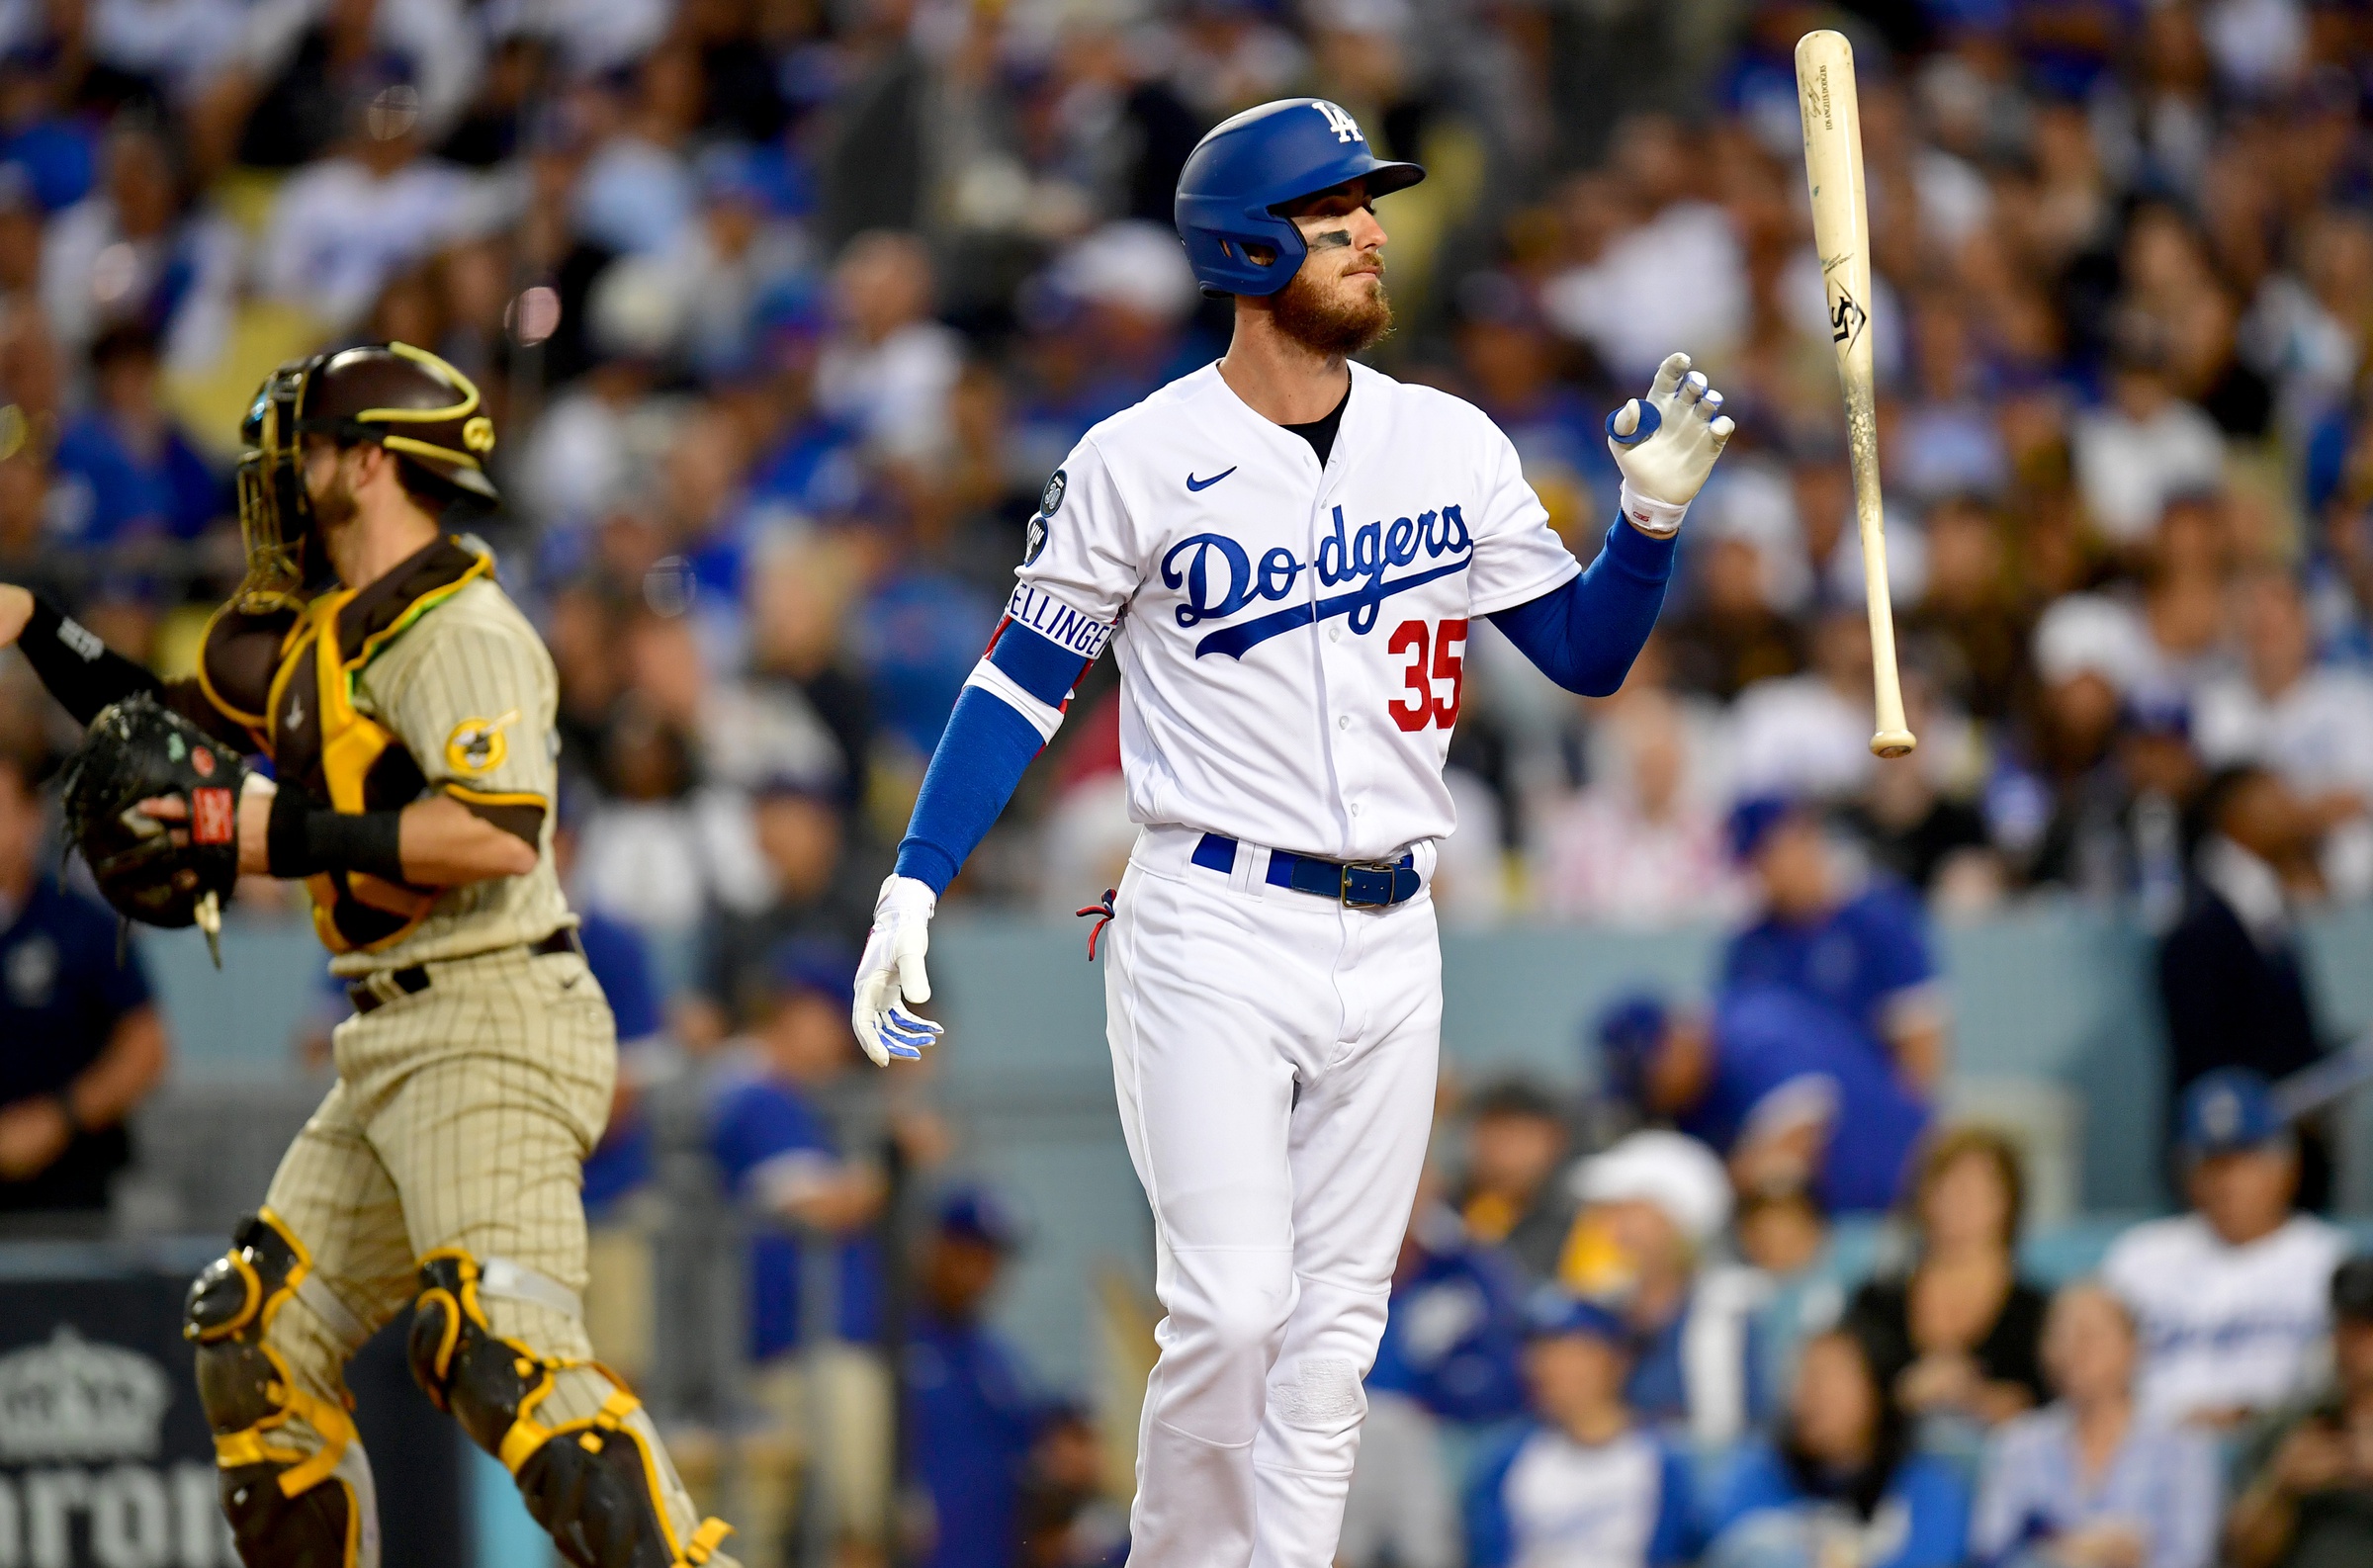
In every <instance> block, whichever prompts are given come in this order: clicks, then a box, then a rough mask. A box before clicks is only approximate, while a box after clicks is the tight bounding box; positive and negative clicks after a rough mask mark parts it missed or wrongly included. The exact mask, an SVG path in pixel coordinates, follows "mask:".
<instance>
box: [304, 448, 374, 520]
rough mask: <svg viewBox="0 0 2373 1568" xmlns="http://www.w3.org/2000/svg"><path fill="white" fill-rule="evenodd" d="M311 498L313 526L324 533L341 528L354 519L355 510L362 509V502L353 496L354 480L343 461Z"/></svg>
mask: <svg viewBox="0 0 2373 1568" xmlns="http://www.w3.org/2000/svg"><path fill="white" fill-rule="evenodd" d="M311 500H312V511H313V526H315V527H316V528H319V529H320V530H321V532H322V533H323V534H324V535H326V534H328V533H329V531H330V530H331V529H334V528H343V527H344V526H346V524H348V523H349V522H352V521H353V520H354V514H355V513H356V512H359V511H361V510H362V504H361V503H360V502H358V501H357V500H356V499H355V498H354V480H353V479H351V478H350V477H348V475H347V473H346V465H345V464H343V463H341V464H339V465H338V469H337V472H336V473H335V474H333V475H332V476H331V477H330V480H329V483H328V485H327V486H326V487H325V488H323V489H322V491H321V493H319V494H318V495H315V496H313V497H311Z"/></svg>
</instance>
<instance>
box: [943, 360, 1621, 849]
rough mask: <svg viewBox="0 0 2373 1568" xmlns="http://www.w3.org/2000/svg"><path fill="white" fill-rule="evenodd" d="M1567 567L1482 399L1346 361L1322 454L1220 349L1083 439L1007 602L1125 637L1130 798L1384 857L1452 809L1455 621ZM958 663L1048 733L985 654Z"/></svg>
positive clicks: (1262, 838)
mask: <svg viewBox="0 0 2373 1568" xmlns="http://www.w3.org/2000/svg"><path fill="white" fill-rule="evenodd" d="M1580 569H1581V568H1580V566H1578V565H1577V564H1576V562H1575V560H1574V557H1573V554H1572V553H1571V552H1570V551H1568V550H1567V549H1566V547H1565V545H1564V543H1563V542H1562V541H1560V540H1559V539H1558V538H1557V536H1556V535H1555V534H1554V533H1552V532H1551V531H1550V529H1549V526H1548V516H1547V513H1546V512H1545V511H1543V510H1542V508H1541V504H1540V501H1539V499H1538V497H1537V496H1535V494H1534V493H1533V490H1532V488H1531V487H1530V486H1529V485H1527V484H1526V483H1525V479H1524V475H1523V473H1522V471H1521V470H1520V468H1519V466H1518V462H1517V456H1516V450H1515V448H1514V447H1512V446H1511V445H1510V444H1509V441H1508V438H1507V437H1506V436H1504V435H1502V434H1501V433H1500V432H1499V430H1498V429H1497V428H1495V427H1494V426H1493V425H1492V423H1491V422H1490V420H1488V419H1487V418H1485V417H1484V415H1483V413H1482V412H1481V411H1480V410H1479V409H1477V408H1475V407H1474V406H1473V405H1471V404H1469V403H1466V402H1462V401H1460V400H1459V399H1458V398H1456V397H1452V396H1450V394H1448V393H1446V392H1437V391H1435V390H1433V389H1431V388H1426V387H1411V386H1404V385H1402V384H1401V383H1399V382H1396V381H1394V380H1393V379H1392V378H1391V377H1389V376H1385V375H1382V374H1380V373H1378V372H1376V371H1372V370H1369V369H1367V368H1366V367H1365V366H1362V365H1354V366H1353V367H1352V390H1351V399H1350V402H1349V403H1348V404H1347V406H1346V407H1345V408H1344V411H1343V421H1342V427H1341V429H1340V430H1339V432H1338V433H1337V436H1336V439H1335V446H1334V450H1333V453H1332V454H1331V455H1330V457H1329V458H1328V460H1327V464H1326V466H1325V468H1324V469H1323V470H1322V469H1321V468H1320V466H1319V463H1318V459H1317V455H1316V453H1315V452H1314V451H1313V450H1312V448H1311V446H1310V444H1309V443H1308V442H1307V441H1305V440H1303V439H1302V437H1300V436H1298V435H1296V434H1294V433H1293V432H1292V431H1290V430H1288V429H1286V428H1284V427H1283V426H1281V425H1277V424H1274V423H1272V422H1271V421H1270V420H1268V419H1266V418H1264V417H1262V416H1261V415H1260V414H1258V413H1255V412H1254V411H1253V410H1252V409H1251V408H1250V407H1248V406H1247V405H1246V404H1245V403H1244V401H1243V400H1242V399H1241V398H1239V397H1238V396H1237V395H1236V393H1235V392H1233V391H1231V390H1230V389H1229V387H1228V385H1227V383H1226V382H1225V381H1223V380H1222V379H1221V378H1220V374H1219V370H1218V367H1217V366H1216V365H1211V366H1206V367H1204V368H1203V369H1201V370H1199V371H1196V372H1194V373H1193V374H1192V375H1190V376H1186V377H1184V378H1182V379H1181V380H1179V381H1176V382H1173V383H1172V384H1171V385H1170V386H1168V387H1166V388H1164V389H1163V390H1162V391H1160V392H1156V393H1155V394H1154V395H1153V396H1151V397H1149V398H1147V399H1146V400H1145V401H1144V402H1142V403H1139V404H1138V405H1137V406H1135V407H1133V408H1130V409H1128V410H1126V411H1125V412H1122V413H1119V414H1115V415H1114V416H1113V417H1111V418H1110V419H1107V420H1105V421H1104V422H1103V423H1101V424H1099V425H1098V426H1097V427H1096V428H1095V429H1093V430H1091V431H1089V432H1088V434H1087V435H1086V436H1085V437H1084V438H1083V439H1082V440H1081V442H1080V444H1079V445H1078V446H1077V447H1075V448H1074V449H1073V450H1072V453H1071V456H1070V457H1069V458H1068V459H1067V460H1066V461H1065V462H1064V465H1063V467H1062V469H1061V470H1060V471H1058V472H1057V474H1056V475H1055V477H1054V478H1053V479H1050V480H1049V481H1048V483H1047V488H1046V494H1045V495H1044V497H1043V498H1042V503H1041V510H1040V514H1039V516H1038V517H1037V518H1035V519H1033V520H1032V525H1031V540H1030V548H1029V552H1028V556H1027V559H1026V560H1025V562H1024V564H1023V565H1022V566H1021V567H1020V569H1019V570H1018V572H1017V573H1016V575H1017V576H1018V578H1019V584H1018V586H1016V587H1015V589H1014V591H1013V597H1012V601H1011V606H1010V607H1009V612H1008V613H1009V614H1010V616H1011V619H1012V620H1013V621H1014V622H1015V623H1017V624H1019V625H1022V626H1027V627H1029V628H1031V629H1033V630H1035V631H1037V632H1039V633H1040V634H1042V635H1043V636H1045V637H1047V638H1049V639H1051V640H1053V641H1054V642H1056V643H1058V644H1060V645H1062V646H1063V647H1065V648H1068V649H1070V650H1072V651H1073V652H1076V653H1079V654H1080V655H1081V656H1082V657H1083V658H1093V657H1095V656H1096V655H1097V654H1098V653H1100V652H1102V650H1103V647H1104V644H1105V643H1106V641H1108V640H1109V641H1111V642H1112V643H1113V645H1114V647H1115V649H1116V653H1115V656H1116V657H1117V658H1118V659H1119V661H1120V668H1121V677H1122V683H1121V720H1120V723H1121V755H1122V760H1123V771H1124V774H1125V776H1126V778H1127V782H1128V795H1129V815H1130V817H1131V818H1132V820H1134V821H1136V822H1139V823H1144V824H1152V825H1175V826H1181V827H1187V828H1199V829H1202V830H1204V831H1209V832H1219V833H1224V834H1227V835H1228V836H1230V837H1234V838H1237V839H1240V840H1243V841H1246V842H1249V843H1254V844H1261V845H1266V846H1268V847H1271V848H1281V849H1289V850H1293V851H1296V852H1299V853H1303V854H1313V855H1321V856H1326V857H1329V858H1332V859H1339V860H1367V859H1383V858H1388V857H1391V856H1396V855H1398V854H1399V853H1400V852H1401V851H1403V850H1404V849H1407V848H1409V847H1411V846H1413V845H1415V844H1418V843H1421V842H1424V841H1426V840H1430V839H1436V838H1440V837H1443V836H1445V835H1446V834H1448V833H1449V832H1450V829H1451V828H1452V826H1453V824H1454V821H1455V814H1454V812H1453V810H1452V807H1451V803H1450V791H1449V790H1448V789H1447V788H1446V787H1445V786H1444V784H1443V779H1442V764H1443V758H1444V756H1445V755H1446V753H1447V751H1448V749H1449V745H1450V726H1451V724H1452V723H1453V722H1454V721H1455V720H1456V718H1457V714H1458V700H1459V688H1460V684H1461V674H1462V661H1463V658H1464V655H1465V647H1466V636H1467V626H1468V624H1469V622H1470V621H1472V620H1473V619H1474V618H1475V617H1477V616H1482V615H1489V614H1491V613H1492V612H1493V611H1496V610H1504V609H1507V608H1510V607H1511V606H1514V605H1518V604H1523V603H1525V602H1526V601H1528V600H1530V599H1533V598H1536V597H1538V596H1539V595H1540V594H1543V593H1546V592H1548V591H1549V590H1551V589H1553V588H1556V587H1557V586H1559V585H1560V584H1562V583H1563V582H1565V581H1566V580H1567V579H1568V578H1570V577H1572V576H1574V575H1575V574H1576V573H1577V572H1578V571H1579V570H1580ZM972 683H973V684H975V685H980V686H985V687H987V688H989V689H990V690H991V691H993V692H995V693H996V694H997V695H999V696H1000V697H1002V698H1003V699H1004V700H1006V701H1007V702H1009V703H1011V705H1012V706H1014V707H1015V708H1017V709H1019V710H1020V711H1021V712H1022V713H1023V714H1024V715H1025V716H1027V717H1029V718H1030V719H1031V720H1032V722H1033V723H1035V724H1036V725H1037V726H1038V728H1039V730H1040V733H1041V734H1044V735H1048V736H1051V735H1052V734H1053V733H1054V729H1055V726H1056V724H1057V723H1058V722H1059V715H1058V714H1057V713H1056V711H1055V710H1054V709H1052V708H1049V707H1047V706H1046V705H1044V704H1042V703H1039V702H1037V701H1036V700H1034V699H1033V698H1031V697H1030V696H1029V695H1028V693H1026V692H1025V691H1023V690H1022V689H1021V688H1020V687H1019V685H1018V684H1017V683H1015V682H1014V681H1013V680H1012V679H1011V677H1009V676H1007V675H1006V674H1005V673H1004V672H1003V671H1002V670H999V669H998V668H997V667H996V666H994V665H993V664H991V663H989V662H988V661H987V660H985V659H984V660H983V661H982V663H981V665H980V667H979V668H977V669H976V670H975V671H974V673H973V676H972Z"/></svg>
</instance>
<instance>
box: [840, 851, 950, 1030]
mask: <svg viewBox="0 0 2373 1568" xmlns="http://www.w3.org/2000/svg"><path fill="white" fill-rule="evenodd" d="M938 907H939V897H938V895H937V894H935V893H933V892H932V891H931V890H930V887H929V885H928V884H926V883H922V882H918V881H916V880H915V879H914V878H913V877H900V876H891V877H885V878H883V879H882V893H881V897H880V898H878V899H876V900H874V904H873V930H872V933H871V934H869V935H868V936H867V937H866V938H865V956H864V957H863V958H860V959H858V960H857V991H856V998H855V1001H854V1002H853V1003H852V1004H851V1006H850V1008H849V1018H848V1021H849V1026H850V1027H851V1028H853V1029H855V1030H856V1033H857V1044H858V1045H860V1046H862V1047H864V1050H865V1054H866V1055H867V1056H868V1057H871V1058H872V1059H873V1065H874V1066H876V1067H888V1066H889V1065H890V1059H891V1058H892V1057H894V1056H896V1057H904V1058H905V1059H907V1060H908V1061H910V1062H914V1061H920V1060H922V1057H923V1047H924V1046H926V1045H929V1044H931V1043H932V1042H934V1041H935V1040H937V1039H938V1038H939V1025H937V1024H935V1023H933V1022H932V1021H931V1020H930V1019H928V1018H924V1017H919V1016H917V1015H916V1014H915V1013H912V1012H910V1011H908V1010H907V1008H906V1007H905V1006H903V1005H901V1004H900V1003H901V1002H902V1000H903V1001H904V1002H910V1003H914V1004H917V1005H920V1004H922V1003H923V1002H928V1001H930V1000H931V980H930V976H928V975H926V974H925V973H923V953H924V952H925V951H926V950H927V949H928V948H929V946H930V925H931V914H932V912H933V911H934V910H936V909H937V908H938Z"/></svg>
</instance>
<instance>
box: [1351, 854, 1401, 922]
mask: <svg viewBox="0 0 2373 1568" xmlns="http://www.w3.org/2000/svg"><path fill="white" fill-rule="evenodd" d="M1400 869H1401V868H1400V867H1399V866H1397V865H1394V864H1393V863H1392V862H1391V861H1389V860H1350V861H1346V862H1345V863H1344V866H1343V881H1342V883H1341V885H1340V891H1339V897H1340V898H1341V899H1342V900H1343V907H1344V908H1345V909H1347V910H1383V909H1389V908H1391V907H1392V887H1393V882H1394V880H1395V877H1394V874H1395V873H1396V872H1398V871H1399V870H1400ZM1354 872H1362V873H1364V874H1366V875H1367V876H1372V877H1380V878H1382V879H1383V883H1384V886H1383V888H1382V890H1381V891H1380V892H1378V893H1376V894H1375V896H1373V897H1369V896H1367V895H1366V892H1365V891H1364V890H1362V892H1358V893H1355V892H1354V891H1353V888H1352V875H1353V873H1354Z"/></svg>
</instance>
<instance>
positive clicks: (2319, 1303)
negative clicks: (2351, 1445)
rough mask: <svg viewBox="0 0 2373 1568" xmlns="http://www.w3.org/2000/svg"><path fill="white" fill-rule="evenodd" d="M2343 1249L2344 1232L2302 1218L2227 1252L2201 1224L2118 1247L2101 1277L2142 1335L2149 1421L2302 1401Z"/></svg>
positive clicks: (2148, 1232)
mask: <svg viewBox="0 0 2373 1568" xmlns="http://www.w3.org/2000/svg"><path fill="white" fill-rule="evenodd" d="M2346 1250H2347V1239H2346V1237H2345V1236H2344V1235H2343V1234H2342V1233H2341V1232H2339V1231H2337V1230H2334V1229H2333V1228H2332V1227H2331V1226H2329V1225H2327V1224H2326V1223H2324V1221H2322V1220H2320V1219H2317V1218H2315V1217H2314V1216H2312V1215H2307V1214H2299V1215H2294V1216H2293V1217H2292V1218H2291V1220H2290V1221H2289V1223H2287V1224H2285V1225H2284V1226H2283V1227H2282V1229H2280V1230H2278V1231H2276V1232H2274V1233H2273V1234H2272V1235H2270V1236H2266V1237H2262V1238H2260V1239H2259V1240H2257V1241H2254V1242H2251V1243H2250V1244H2249V1245H2248V1246H2246V1247H2228V1246H2227V1245H2226V1244H2225V1243H2224V1242H2223V1241H2222V1240H2220V1239H2219V1238H2218V1236H2217V1233H2216V1232H2215V1231H2213V1230H2211V1229H2210V1228H2209V1225H2208V1222H2207V1221H2206V1220H2204V1219H2202V1218H2201V1217H2200V1216H2199V1215H2197V1214H2185V1215H2179V1216H2177V1217H2176V1218H2173V1219H2164V1220H2153V1221H2151V1222H2150V1223H2148V1224H2145V1225H2137V1226H2136V1227H2135V1228H2134V1229H2132V1230H2130V1231H2128V1232H2127V1233H2126V1234H2125V1235H2123V1236H2121V1237H2119V1238H2118V1240H2117V1242H2116V1243H2115V1244H2114V1245H2113V1246H2112V1247H2111V1248H2110V1250H2109V1254H2108V1256H2107V1257H2106V1258H2104V1259H2103V1260H2102V1262H2101V1277H2102V1279H2103V1280H2104V1281H2105V1282H2107V1284H2108V1285H2109V1287H2110V1288H2111V1289H2112V1290H2115V1291H2116V1292H2117V1293H2118V1295H2119V1296H2120V1297H2121V1298H2123V1299H2124V1300H2125V1302H2126V1304H2127V1305H2128V1306H2129V1307H2131V1308H2132V1309H2133V1310H2134V1315H2135V1318H2136V1320H2137V1321H2138V1322H2139V1323H2140V1324H2141V1326H2142V1331H2143V1365H2142V1373H2141V1377H2140V1379H2139V1386H2138V1388H2137V1395H2138V1397H2139V1399H2140V1402H2141V1404H2142V1407H2143V1410H2144V1411H2145V1413H2146V1414H2148V1415H2150V1416H2152V1417H2153V1418H2156V1419H2158V1420H2162V1421H2181V1420H2183V1419H2184V1418H2185V1417H2187V1416H2191V1415H2194V1414H2197V1413H2199V1412H2203V1411H2214V1410H2223V1409H2231V1408H2234V1407H2237V1406H2240V1407H2247V1408H2251V1409H2257V1410H2265V1409H2270V1408H2272V1407H2273V1406H2276V1405H2279V1404H2281V1403H2282V1402H2284V1401H2285V1400H2288V1399H2291V1398H2294V1397H2295V1396H2297V1395H2298V1394H2300V1393H2301V1392H2303V1391H2304V1389H2305V1387H2306V1384H2307V1382H2308V1380H2309V1378H2310V1376H2311V1374H2312V1371H2313V1368H2314V1361H2313V1356H2314V1353H2315V1351H2316V1350H2317V1348H2318V1347H2319V1346H2320V1345H2321V1343H2322V1342H2323V1338H2324V1335H2325V1333H2326V1331H2327V1329H2328V1328H2329V1319H2330V1304H2329V1303H2330V1291H2331V1271H2332V1269H2333V1268H2334V1267H2336V1266H2337V1265H2338V1263H2339V1261H2340V1259H2341V1258H2342V1256H2344V1254H2345V1253H2346Z"/></svg>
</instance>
